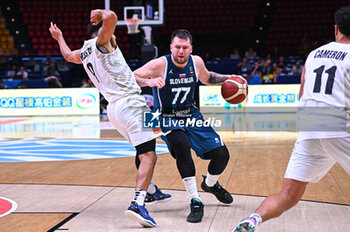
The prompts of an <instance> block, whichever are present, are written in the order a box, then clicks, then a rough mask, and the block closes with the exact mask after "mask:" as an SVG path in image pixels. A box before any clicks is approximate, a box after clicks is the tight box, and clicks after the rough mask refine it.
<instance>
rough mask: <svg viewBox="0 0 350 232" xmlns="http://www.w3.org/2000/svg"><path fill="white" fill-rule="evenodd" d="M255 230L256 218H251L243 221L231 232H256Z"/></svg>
mask: <svg viewBox="0 0 350 232" xmlns="http://www.w3.org/2000/svg"><path fill="white" fill-rule="evenodd" d="M255 229H256V221H255V219H254V218H252V217H249V218H246V219H244V220H242V221H241V222H240V223H239V224H238V225H237V226H236V228H234V229H233V230H232V231H231V232H254V231H255Z"/></svg>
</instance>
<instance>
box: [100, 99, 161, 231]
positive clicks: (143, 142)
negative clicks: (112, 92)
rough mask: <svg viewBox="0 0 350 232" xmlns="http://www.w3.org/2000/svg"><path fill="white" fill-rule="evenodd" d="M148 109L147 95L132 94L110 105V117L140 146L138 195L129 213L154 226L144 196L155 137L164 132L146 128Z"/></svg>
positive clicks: (136, 218)
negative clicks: (144, 120)
mask: <svg viewBox="0 0 350 232" xmlns="http://www.w3.org/2000/svg"><path fill="white" fill-rule="evenodd" d="M145 110H149V108H148V107H147V105H146V102H145V99H144V97H142V96H140V95H129V96H128V97H126V98H123V99H120V100H118V101H116V102H114V103H112V104H109V105H108V106H107V114H108V118H109V120H110V121H111V122H112V123H113V125H114V126H115V127H116V129H117V130H118V131H119V132H120V133H121V134H122V135H123V136H124V137H125V138H126V139H128V141H129V142H130V143H131V144H132V145H134V146H135V147H136V151H137V156H138V157H139V159H140V164H139V168H138V170H137V177H136V188H135V194H134V198H133V201H132V202H131V205H130V207H129V208H128V210H127V211H126V212H125V214H126V215H127V216H128V217H129V218H131V219H134V220H136V221H138V222H139V223H140V224H142V225H144V226H147V227H154V226H156V223H155V221H154V220H153V219H152V218H151V217H150V216H149V215H148V212H147V210H146V208H145V205H144V200H145V197H146V194H147V193H146V191H147V189H148V186H149V183H150V181H151V178H152V175H153V169H154V165H155V163H156V159H157V157H156V154H155V138H156V137H158V136H160V134H159V133H157V132H154V131H152V130H150V131H145V130H144V129H143V127H142V124H141V122H142V117H143V112H144V111H145Z"/></svg>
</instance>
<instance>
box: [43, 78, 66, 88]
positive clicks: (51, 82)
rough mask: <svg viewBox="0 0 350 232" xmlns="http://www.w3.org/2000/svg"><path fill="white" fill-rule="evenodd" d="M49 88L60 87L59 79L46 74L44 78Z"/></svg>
mask: <svg viewBox="0 0 350 232" xmlns="http://www.w3.org/2000/svg"><path fill="white" fill-rule="evenodd" d="M44 81H46V82H47V84H48V86H49V87H50V88H62V84H61V81H60V80H59V79H58V78H57V77H55V76H48V77H46V78H45V79H44Z"/></svg>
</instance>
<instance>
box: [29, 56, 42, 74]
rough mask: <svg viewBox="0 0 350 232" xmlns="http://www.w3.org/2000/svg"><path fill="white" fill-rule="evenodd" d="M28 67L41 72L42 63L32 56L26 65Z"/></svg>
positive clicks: (30, 69) (32, 70)
mask: <svg viewBox="0 0 350 232" xmlns="http://www.w3.org/2000/svg"><path fill="white" fill-rule="evenodd" d="M25 67H26V69H27V70H28V71H31V72H36V73H40V72H41V66H40V64H39V63H38V62H37V61H36V60H34V58H33V57H31V58H30V60H29V62H27V63H26V65H25Z"/></svg>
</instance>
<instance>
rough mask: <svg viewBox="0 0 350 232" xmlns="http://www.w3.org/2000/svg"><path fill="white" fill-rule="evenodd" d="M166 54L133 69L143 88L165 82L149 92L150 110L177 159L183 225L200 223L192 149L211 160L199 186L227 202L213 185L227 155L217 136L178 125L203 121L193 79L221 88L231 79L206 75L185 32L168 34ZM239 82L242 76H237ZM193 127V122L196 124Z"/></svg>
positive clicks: (201, 128)
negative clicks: (186, 208)
mask: <svg viewBox="0 0 350 232" xmlns="http://www.w3.org/2000/svg"><path fill="white" fill-rule="evenodd" d="M170 51H171V54H170V55H166V56H163V57H160V58H157V59H154V60H151V61H149V62H148V63H146V64H145V65H144V66H143V67H141V68H139V69H137V70H135V71H134V74H135V77H136V80H137V82H138V83H139V85H140V86H144V85H147V82H148V81H150V80H152V79H151V78H153V77H161V78H163V79H164V80H165V86H164V87H163V88H161V89H160V88H153V96H154V98H155V100H154V110H155V111H156V112H158V113H162V116H161V121H162V120H163V119H164V120H165V124H166V125H165V124H163V125H162V123H161V125H160V127H161V128H162V131H163V133H164V134H165V135H166V136H165V137H164V140H165V142H166V143H167V145H168V148H169V151H170V153H171V154H172V156H174V158H175V159H176V165H177V168H178V171H179V173H180V175H181V178H182V180H183V183H184V185H185V188H186V190H187V193H188V194H189V197H190V201H191V204H190V208H191V212H190V214H189V215H188V217H187V221H188V222H200V221H201V220H202V217H203V208H204V205H203V203H202V201H201V199H200V196H199V194H198V191H197V185H196V178H195V165H194V162H193V160H192V156H191V150H190V149H191V148H192V149H193V150H194V151H195V152H196V154H197V156H199V157H200V158H202V159H206V160H210V163H209V166H208V173H207V175H206V176H205V175H203V178H204V180H203V182H202V184H201V187H202V189H203V190H204V191H206V192H210V193H213V194H214V195H215V196H216V198H217V199H218V200H219V201H220V202H222V203H226V204H230V203H231V202H232V201H233V199H232V196H231V194H230V193H229V192H227V191H226V190H225V189H224V188H223V187H222V186H221V185H220V184H219V182H218V179H219V175H220V174H221V173H222V172H223V171H224V170H225V168H226V165H227V163H228V161H229V152H228V150H227V148H226V146H225V144H224V143H223V141H222V140H221V138H220V136H219V135H218V134H217V133H216V132H215V131H214V129H213V128H212V127H211V126H193V125H192V126H191V125H183V124H182V123H181V122H184V121H183V120H185V121H186V120H187V118H188V119H190V120H192V119H194V120H196V121H203V116H202V114H201V113H200V112H199V110H198V108H197V107H196V106H195V99H194V95H195V91H196V85H197V82H198V81H201V82H202V83H203V84H207V85H208V84H221V83H223V82H224V81H225V80H226V79H228V78H229V77H231V76H232V75H222V74H218V73H214V72H209V71H208V70H207V69H206V67H205V65H204V62H203V60H202V58H201V57H199V56H195V55H191V53H192V35H191V34H190V32H189V31H187V30H182V29H181V30H176V31H174V32H173V33H172V35H171V44H170ZM241 78H242V79H243V77H241ZM196 125H198V124H196Z"/></svg>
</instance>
